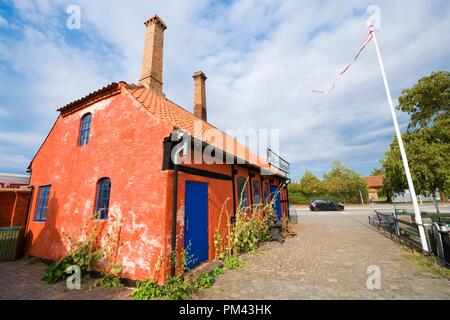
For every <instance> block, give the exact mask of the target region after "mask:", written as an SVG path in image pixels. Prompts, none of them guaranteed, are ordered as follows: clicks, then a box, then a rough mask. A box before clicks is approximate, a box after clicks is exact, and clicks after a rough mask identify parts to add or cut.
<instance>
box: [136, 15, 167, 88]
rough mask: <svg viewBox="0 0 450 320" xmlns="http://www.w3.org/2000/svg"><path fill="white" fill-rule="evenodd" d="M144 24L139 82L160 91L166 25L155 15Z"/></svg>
mask: <svg viewBox="0 0 450 320" xmlns="http://www.w3.org/2000/svg"><path fill="white" fill-rule="evenodd" d="M144 24H145V26H146V27H147V33H146V35H145V44H144V57H143V59H142V67H141V78H140V79H139V83H140V84H141V85H143V86H145V87H147V88H153V89H155V90H156V91H159V92H161V93H162V86H163V51H164V50H163V49H164V30H166V29H167V27H166V24H165V23H164V21H162V20H161V18H160V17H158V16H157V15H155V16H154V17H152V18H150V19H148V20H147V21H145V23H144Z"/></svg>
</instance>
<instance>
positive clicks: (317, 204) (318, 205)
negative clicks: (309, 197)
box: [309, 199, 344, 211]
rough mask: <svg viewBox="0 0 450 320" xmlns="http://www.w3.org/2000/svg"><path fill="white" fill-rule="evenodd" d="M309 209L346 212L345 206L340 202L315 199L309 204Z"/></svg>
mask: <svg viewBox="0 0 450 320" xmlns="http://www.w3.org/2000/svg"><path fill="white" fill-rule="evenodd" d="M309 208H310V209H311V211H321V210H324V211H331V210H336V211H342V210H344V205H343V204H342V203H339V202H335V201H331V200H326V199H315V200H313V201H311V202H310V203H309Z"/></svg>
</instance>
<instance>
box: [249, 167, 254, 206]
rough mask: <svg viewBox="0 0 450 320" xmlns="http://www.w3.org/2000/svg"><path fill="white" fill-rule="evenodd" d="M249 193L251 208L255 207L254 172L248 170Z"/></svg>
mask: <svg viewBox="0 0 450 320" xmlns="http://www.w3.org/2000/svg"><path fill="white" fill-rule="evenodd" d="M248 193H249V196H250V206H252V205H253V190H252V172H251V170H250V169H248Z"/></svg>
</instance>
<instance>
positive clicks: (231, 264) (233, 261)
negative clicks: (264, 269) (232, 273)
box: [223, 256, 244, 269]
mask: <svg viewBox="0 0 450 320" xmlns="http://www.w3.org/2000/svg"><path fill="white" fill-rule="evenodd" d="M223 264H224V266H225V268H227V269H238V268H241V267H243V266H244V262H243V261H241V260H240V259H239V257H237V256H228V257H226V258H225V259H224V261H223Z"/></svg>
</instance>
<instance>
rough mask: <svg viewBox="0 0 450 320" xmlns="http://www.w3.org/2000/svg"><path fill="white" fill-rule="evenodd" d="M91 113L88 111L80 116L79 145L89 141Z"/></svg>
mask: <svg viewBox="0 0 450 320" xmlns="http://www.w3.org/2000/svg"><path fill="white" fill-rule="evenodd" d="M91 119H92V115H91V114H90V113H88V114H85V115H84V116H83V117H82V118H81V128H80V139H79V140H80V142H79V144H80V146H84V145H86V144H88V142H89V132H90V128H91Z"/></svg>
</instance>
